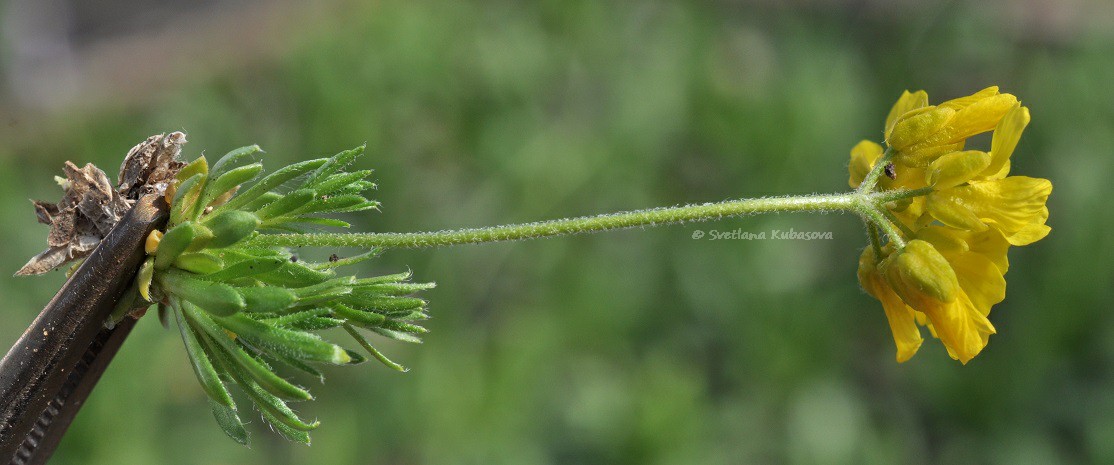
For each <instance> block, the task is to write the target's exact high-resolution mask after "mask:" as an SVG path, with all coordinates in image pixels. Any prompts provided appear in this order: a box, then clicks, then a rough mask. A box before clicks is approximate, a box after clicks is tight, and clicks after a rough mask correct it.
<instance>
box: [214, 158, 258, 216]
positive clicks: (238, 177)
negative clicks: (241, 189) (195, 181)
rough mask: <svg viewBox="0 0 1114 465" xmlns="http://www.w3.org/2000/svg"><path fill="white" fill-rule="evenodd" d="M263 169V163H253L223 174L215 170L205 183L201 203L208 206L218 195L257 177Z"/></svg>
mask: <svg viewBox="0 0 1114 465" xmlns="http://www.w3.org/2000/svg"><path fill="white" fill-rule="evenodd" d="M262 171H263V165H262V164H261V163H252V164H250V165H248V166H241V167H239V168H235V169H232V170H231V171H229V172H227V173H224V174H222V175H218V174H216V173H215V172H214V173H210V174H209V182H208V184H206V185H205V190H204V191H203V192H202V194H201V204H202V205H204V206H206V207H208V206H209V204H211V203H213V200H216V199H217V197H220V196H221V195H222V194H224V193H226V192H228V191H230V190H232V189H235V188H236V186H239V185H240V184H243V183H245V182H248V181H251V180H252V179H255V177H256V176H258V175H259V173H261V172H262ZM218 176H219V177H218Z"/></svg>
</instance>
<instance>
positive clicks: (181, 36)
mask: <svg viewBox="0 0 1114 465" xmlns="http://www.w3.org/2000/svg"><path fill="white" fill-rule="evenodd" d="M139 5H140V6H136V5H135V4H134V2H133V3H129V2H123V1H109V2H97V4H96V5H95V6H94V4H86V2H78V1H72V2H67V1H61V0H50V1H41V2H32V1H10V2H8V3H7V4H5V5H4V7H3V10H2V11H3V13H0V15H2V16H0V21H2V27H3V31H2V32H3V34H2V38H0V73H2V74H3V77H4V79H5V82H4V91H3V94H2V95H0V123H2V124H0V215H2V217H3V218H4V220H3V221H0V238H2V240H3V242H4V243H5V247H3V248H0V263H3V264H4V266H5V267H7V268H8V269H9V270H11V271H14V270H16V269H17V268H18V267H19V266H20V265H22V264H23V263H24V261H26V259H27V258H29V257H30V256H31V255H33V254H34V253H36V252H38V251H39V250H41V249H42V248H43V247H44V244H45V235H46V228H45V227H44V226H40V225H34V215H33V212H32V208H31V205H30V204H29V203H28V202H27V199H28V198H41V199H56V198H58V196H59V191H58V189H57V187H56V186H55V185H54V184H53V182H52V181H51V176H52V175H54V174H58V173H60V167H61V164H62V162H63V161H64V160H73V161H75V162H78V163H85V162H94V163H96V164H98V165H100V166H102V167H105V168H106V169H107V170H108V171H109V172H110V173H114V172H115V167H116V166H118V163H119V161H120V159H121V158H122V156H123V155H124V153H125V152H126V151H127V150H128V149H129V148H130V147H131V146H132V145H134V144H135V143H137V142H139V141H141V140H143V139H144V138H145V137H146V136H148V135H151V134H155V133H159V132H165V131H170V130H184V131H186V132H188V134H189V139H190V143H189V144H188V145H187V146H186V149H187V150H186V152H187V153H188V157H189V158H192V157H194V156H196V155H198V154H201V153H205V154H207V155H208V156H210V157H216V156H219V155H221V154H223V153H224V152H226V151H228V150H229V149H232V148H234V147H239V146H242V145H247V144H251V143H258V144H260V145H261V146H262V147H263V148H264V149H265V150H267V155H266V158H265V160H264V161H265V163H267V164H268V166H270V167H275V166H279V165H282V164H285V163H289V162H292V161H295V160H300V159H306V158H309V157H317V156H322V155H328V154H331V153H334V152H337V151H339V150H342V149H345V148H349V147H352V146H355V145H358V144H360V143H363V142H365V141H366V142H367V143H368V152H369V154H370V155H369V156H366V157H365V158H363V159H361V160H360V161H359V162H358V165H359V167H360V168H375V169H376V170H377V178H378V181H379V183H380V189H379V193H378V199H379V200H381V201H382V202H383V203H384V208H383V212H382V213H381V214H370V215H366V216H360V217H358V218H354V222H355V223H357V224H358V227H359V228H360V229H362V230H368V231H414V230H428V229H440V228H446V227H462V226H480V225H487V224H494V223H502V222H511V221H528V220H536V219H543V218H550V217H560V216H568V215H579V214H589V213H597V212H605V211H613V210H619V209H630V208H640V207H649V206H659V205H673V204H678V203H685V202H703V201H715V200H722V199H726V198H735V197H745V196H759V195H770V194H790V193H807V192H831V191H839V190H844V189H846V188H847V171H846V165H847V160H848V150H849V149H850V148H851V146H852V145H853V144H855V143H856V142H857V141H859V140H860V139H863V138H872V139H879V138H880V133H881V128H882V119H883V118H884V117H885V115H886V113H887V112H888V110H889V106H890V105H891V104H892V102H893V100H894V99H896V97H897V96H898V95H899V94H900V93H901V91H902V90H903V89H907V88H908V89H916V88H923V89H926V90H927V91H928V92H929V94H930V96H931V97H932V99H933V101H939V100H940V99H944V98H950V97H955V96H958V95H962V94H967V93H970V92H973V91H975V90H978V89H980V88H982V87H985V86H987V85H994V84H997V85H1001V86H1002V87H1003V90H1005V91H1009V92H1012V93H1015V94H1016V95H1018V96H1019V97H1021V98H1022V99H1023V100H1024V102H1025V104H1026V105H1027V106H1029V107H1030V108H1031V109H1032V114H1033V123H1032V125H1031V126H1030V127H1029V129H1028V131H1027V132H1026V134H1025V137H1024V138H1023V139H1022V143H1021V145H1020V146H1019V148H1018V151H1017V153H1016V154H1015V155H1014V163H1013V170H1014V173H1016V174H1021V175H1029V176H1036V177H1046V178H1050V179H1052V181H1053V183H1054V185H1055V191H1054V192H1053V194H1052V197H1051V199H1050V201H1049V208H1050V210H1051V212H1052V214H1051V218H1050V220H1049V224H1050V225H1052V227H1053V230H1052V234H1051V235H1050V236H1049V237H1048V238H1047V239H1045V240H1044V241H1042V242H1040V243H1038V244H1036V245H1034V246H1031V247H1026V248H1015V249H1013V250H1011V254H1010V259H1011V261H1012V265H1013V266H1012V267H1011V271H1010V274H1009V276H1007V278H1008V280H1009V291H1008V296H1007V298H1006V301H1005V302H1003V303H1002V304H1000V305H998V306H996V307H995V309H994V312H993V313H992V315H991V319H992V321H993V322H994V324H995V326H996V327H997V329H998V334H997V335H995V336H993V337H992V338H991V341H992V342H991V344H990V345H989V346H988V348H987V349H986V350H985V351H984V352H983V353H982V354H981V355H980V356H979V357H978V358H977V359H975V360H974V361H973V362H971V363H970V364H968V365H967V366H961V365H960V364H959V363H958V362H955V361H953V360H951V359H950V358H948V356H947V354H946V352H945V351H944V349H943V348H942V346H941V345H940V344H939V343H937V342H935V341H932V342H931V343H926V344H925V345H924V347H923V348H922V349H921V352H920V354H918V355H917V356H916V357H915V358H914V359H913V360H911V361H909V362H907V363H905V364H900V365H899V364H897V363H895V361H894V348H893V344H892V341H891V339H890V332H889V329H888V327H887V325H886V320H885V318H884V316H883V313H882V308H881V306H880V305H879V304H878V302H876V301H874V300H873V299H872V298H870V297H869V296H867V295H866V294H864V293H863V292H862V291H860V289H859V287H858V283H857V281H856V278H855V269H856V263H857V258H858V256H859V251H860V250H861V248H862V247H863V246H864V245H865V243H866V239H865V236H864V234H863V233H862V228H861V225H860V223H859V221H858V220H857V219H856V218H854V217H851V216H846V215H826V216H825V215H814V216H807V215H781V216H777V215H774V216H762V217H748V218H740V219H733V220H728V221H722V222H719V223H712V224H697V225H685V226H675V227H668V228H658V229H652V230H644V231H639V230H635V231H627V232H618V233H607V234H597V235H590V236H578V237H573V238H564V239H555V240H544V241H536V242H528V243H515V244H498V245H482V246H464V247H459V248H453V249H443V250H418V251H395V252H390V253H387V254H386V255H384V256H383V257H382V258H381V259H380V260H377V261H375V262H374V263H371V264H369V265H367V266H366V267H365V268H364V269H363V270H361V272H363V273H385V272H395V271H399V270H404V269H407V268H410V269H412V270H413V271H414V274H415V277H416V279H418V280H427V281H436V282H437V283H438V285H439V286H438V287H437V288H436V289H435V290H433V291H430V292H428V293H426V294H425V297H427V298H428V299H429V300H430V301H431V311H432V313H433V315H434V319H433V320H431V321H430V322H429V327H430V329H431V330H432V333H431V334H430V335H429V336H428V337H427V338H426V340H427V342H426V343H425V344H424V345H421V346H410V345H402V344H395V343H388V342H382V343H381V345H382V348H383V349H385V350H386V351H387V352H388V353H389V354H390V355H392V356H393V357H394V358H395V359H396V360H397V361H400V362H402V363H403V364H405V365H407V366H410V367H411V368H412V370H411V372H409V373H407V374H399V373H395V372H392V371H390V370H387V369H385V368H383V367H381V366H378V365H374V364H368V365H364V366H362V367H359V368H350V369H339V368H335V369H330V370H328V375H329V378H328V382H327V383H326V384H325V385H323V386H321V385H315V384H311V386H314V387H313V392H314V393H315V395H316V396H317V397H318V399H319V400H318V401H316V402H313V403H311V404H307V405H305V406H304V407H303V408H302V409H301V412H302V413H303V414H305V415H306V416H308V417H309V418H314V417H316V418H319V419H320V420H321V421H322V423H323V426H322V427H321V428H320V429H319V430H318V431H316V432H315V433H314V435H313V439H314V441H313V445H312V446H311V447H304V446H299V445H294V444H286V443H284V442H283V441H282V440H281V439H279V438H278V436H276V435H273V434H271V433H270V432H268V431H266V426H265V425H263V424H262V422H261V421H260V420H259V419H258V418H257V416H256V415H255V414H252V413H249V414H248V415H247V417H249V418H251V419H252V425H251V426H250V428H251V431H252V432H253V433H254V434H253V441H254V445H253V447H252V448H251V449H248V448H243V447H240V446H238V445H237V444H235V443H234V442H233V441H231V440H229V439H227V438H225V437H224V436H223V434H222V433H221V431H220V430H219V429H218V428H217V426H216V424H215V423H214V421H213V419H212V417H211V416H210V413H209V410H208V408H207V405H206V402H205V398H204V394H203V393H202V391H201V389H200V388H199V386H198V384H197V382H196V381H195V379H194V377H193V374H192V372H191V371H190V369H189V368H188V365H187V360H186V357H185V353H184V351H183V349H182V347H181V340H180V339H179V337H178V335H177V334H176V332H174V331H166V330H164V329H163V328H161V327H160V326H159V324H158V321H157V319H155V318H145V319H144V320H143V321H141V322H140V324H139V326H138V328H137V330H136V332H135V333H134V334H133V336H132V337H131V339H130V340H129V341H128V342H127V343H126V344H125V346H124V348H123V349H122V351H121V353H120V355H119V356H118V358H117V361H116V363H114V364H113V366H112V367H111V368H110V370H109V371H108V373H107V375H106V376H105V378H104V380H103V381H102V382H101V384H100V386H99V387H98V388H97V390H96V391H95V392H94V393H93V395H92V397H91V399H90V400H89V403H88V404H87V405H86V407H85V408H84V410H83V411H82V413H81V414H80V415H79V417H78V418H77V421H76V422H75V424H74V426H73V428H72V429H71V431H70V433H69V435H68V436H67V437H66V440H65V441H64V442H63V444H62V446H61V448H60V449H59V451H58V453H57V455H56V457H55V461H54V463H82V464H114V465H116V464H152V463H159V464H179V463H180V464H195V463H196V464H264V463H266V464H300V463H323V464H372V463H385V464H427V463H428V464H455V463H462V464H479V463H485V464H486V463H508V464H543V463H630V464H665V463H671V464H737V463H791V464H796V463H802V464H813V463H816V464H840V463H887V464H888V463H903V464H923V463H1002V464H1026V463H1034V464H1054V463H1083V462H1092V463H1112V462H1114V370H1112V368H1114V336H1112V335H1111V334H1112V333H1114V313H1112V312H1111V308H1112V304H1114V291H1112V289H1114V286H1111V283H1112V282H1114V280H1112V278H1114V276H1112V275H1114V267H1112V266H1111V264H1110V261H1111V259H1114V241H1111V240H1110V237H1109V236H1108V235H1107V234H1108V233H1109V231H1110V230H1111V228H1114V214H1112V213H1111V209H1110V208H1109V206H1108V203H1109V202H1106V201H1104V200H1103V196H1105V195H1109V194H1110V192H1109V191H1107V190H1105V189H1106V187H1104V186H1105V185H1104V184H1103V183H1104V182H1106V181H1103V179H1107V180H1109V179H1110V177H1111V176H1112V175H1114V157H1111V156H1110V151H1111V148H1112V147H1114V131H1112V129H1111V128H1114V105H1112V102H1114V87H1112V86H1111V85H1110V78H1111V76H1114V58H1112V57H1114V33H1112V32H1111V31H1114V27H1112V26H1114V6H1112V5H1111V4H1110V3H1108V2H1104V1H1102V0H1092V1H1089V2H1088V1H1085V0H1072V1H1032V0H1001V1H988V2H970V3H965V2H943V3H939V2H927V1H926V2H918V1H901V2H889V1H881V0H872V1H838V0H836V1H794V2H772V1H720V2H696V1H693V2H625V1H619V2H597V1H575V0H574V1H568V0H565V1H542V2H514V1H487V2H444V3H433V2H403V1H380V2H351V1H328V2H316V3H313V5H312V6H308V5H303V4H301V3H299V2H273V3H272V2H253V1H245V0H241V1H234V2H216V1H205V0H191V1H184V2H177V3H174V2H165V1H149V2H142V3H140V4H139ZM736 228H741V229H742V230H743V231H747V232H754V233H758V232H762V231H770V230H773V229H788V228H794V229H795V230H797V231H831V232H832V233H833V236H834V239H833V240H818V241H810V242H806V241H778V240H765V241H708V240H706V239H705V240H693V239H692V238H691V236H692V233H693V231H694V230H697V229H701V230H705V231H707V230H709V229H717V230H720V231H725V230H732V229H736ZM333 252H337V253H340V254H346V253H351V252H350V251H343V250H339V249H338V250H325V251H323V253H324V254H326V255H327V254H328V253H333ZM0 275H3V278H0V295H2V296H3V299H4V301H5V306H4V307H5V308H4V310H3V312H0V342H3V344H2V345H3V346H4V347H7V346H8V344H10V342H11V341H14V340H15V339H16V337H18V335H19V334H20V333H21V332H22V331H23V329H24V328H25V327H26V325H27V324H28V323H29V322H30V321H31V319H32V318H33V317H34V315H35V314H36V313H37V312H38V311H39V309H41V308H42V306H43V305H44V304H45V303H46V302H47V301H48V300H49V299H50V297H51V296H52V295H53V293H54V291H55V290H56V289H57V288H58V286H59V285H60V283H61V282H62V280H63V276H62V274H61V273H54V274H52V275H49V276H46V277H40V278H30V279H28V278H14V277H9V274H8V273H0ZM301 382H303V383H312V380H308V379H301Z"/></svg>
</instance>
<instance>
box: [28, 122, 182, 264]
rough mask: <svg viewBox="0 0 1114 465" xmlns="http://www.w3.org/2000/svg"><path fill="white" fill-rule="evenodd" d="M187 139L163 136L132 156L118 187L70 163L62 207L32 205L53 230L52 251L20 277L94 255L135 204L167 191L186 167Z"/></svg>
mask: <svg viewBox="0 0 1114 465" xmlns="http://www.w3.org/2000/svg"><path fill="white" fill-rule="evenodd" d="M185 143H186V135H185V134H183V133H181V132H172V133H170V134H157V135H154V136H151V137H148V138H147V140H145V141H143V142H141V143H140V144H139V145H136V146H135V147H133V148H132V149H131V150H130V151H128V155H127V157H125V158H124V162H123V164H121V166H120V174H119V176H118V184H117V185H116V186H112V184H111V182H110V181H109V179H108V175H106V174H105V173H104V171H102V170H101V169H100V168H97V167H96V166H93V164H92V163H90V164H87V165H85V166H84V167H82V168H78V167H77V165H75V164H73V163H71V162H69V161H67V162H66V163H65V165H63V167H62V171H63V173H64V174H65V175H66V178H65V180H63V181H60V182H59V183H60V184H61V185H62V189H63V193H62V200H60V201H59V202H58V203H56V204H55V203H49V202H44V201H38V200H32V201H31V203H32V204H33V205H34V206H35V216H36V218H37V219H38V221H39V222H40V223H43V224H47V225H50V233H49V234H48V235H47V245H49V246H50V247H49V248H48V249H46V250H44V251H43V252H41V253H39V254H38V255H36V256H34V257H32V258H31V260H30V261H28V262H27V264H26V265H24V266H23V268H20V270H19V271H17V272H16V276H25V275H35V274H42V273H46V272H47V271H51V270H55V269H58V268H59V267H61V266H62V265H65V264H66V263H68V262H70V261H73V260H77V259H80V258H83V257H85V256H86V255H89V254H90V253H91V252H92V251H93V249H95V248H96V247H97V244H99V243H100V241H101V240H102V239H104V237H105V236H107V235H108V233H109V231H111V230H112V227H113V226H115V225H116V223H117V222H118V221H120V218H122V217H123V216H124V214H125V213H127V211H128V210H129V209H131V207H132V205H133V204H134V203H135V199H138V198H139V196H141V195H143V194H147V193H152V192H156V191H159V192H161V191H162V190H165V189H166V186H167V185H168V183H169V182H170V181H171V180H172V179H173V178H174V175H175V174H176V173H177V172H178V170H179V169H181V167H182V166H184V164H183V163H182V162H180V161H178V155H179V154H180V153H181V151H182V144H185Z"/></svg>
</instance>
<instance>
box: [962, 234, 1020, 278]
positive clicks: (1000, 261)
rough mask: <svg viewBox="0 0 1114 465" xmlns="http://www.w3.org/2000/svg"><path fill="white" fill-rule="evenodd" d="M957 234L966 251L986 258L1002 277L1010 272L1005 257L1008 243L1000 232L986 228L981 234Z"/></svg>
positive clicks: (1008, 246)
mask: <svg viewBox="0 0 1114 465" xmlns="http://www.w3.org/2000/svg"><path fill="white" fill-rule="evenodd" d="M957 233H958V234H959V235H960V236H961V237H963V240H964V241H965V242H966V243H967V249H968V250H970V251H971V252H974V253H977V254H979V255H982V256H983V257H986V259H987V260H990V261H991V262H992V263H994V266H996V267H998V271H1000V272H1001V273H1002V274H1003V275H1005V274H1006V272H1007V271H1009V270H1010V261H1009V258H1008V257H1007V252H1008V251H1009V248H1010V243H1009V241H1007V240H1006V236H1005V235H1003V233H1002V231H1000V230H998V229H997V228H988V229H987V230H986V231H982V232H972V231H957Z"/></svg>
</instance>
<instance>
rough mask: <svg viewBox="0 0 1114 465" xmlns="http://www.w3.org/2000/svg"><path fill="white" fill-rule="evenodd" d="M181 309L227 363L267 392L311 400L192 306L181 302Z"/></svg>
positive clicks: (300, 389)
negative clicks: (221, 351)
mask: <svg viewBox="0 0 1114 465" xmlns="http://www.w3.org/2000/svg"><path fill="white" fill-rule="evenodd" d="M182 308H183V309H184V310H185V311H186V314H187V315H188V316H189V318H190V320H191V321H192V322H193V323H194V324H196V325H197V327H198V328H200V329H201V330H202V331H204V332H205V334H206V335H208V337H209V339H210V340H212V341H213V342H216V343H217V346H218V348H220V349H222V350H223V351H224V353H225V355H227V356H228V358H229V361H231V362H232V363H235V364H236V366H238V367H239V368H240V369H241V370H243V372H244V373H246V374H247V375H248V376H250V377H251V378H252V379H253V380H255V382H256V383H258V384H259V386H260V387H262V388H263V389H266V390H267V392H269V393H271V394H273V395H275V396H278V397H280V398H282V399H286V400H313V396H311V395H310V394H309V392H307V391H306V390H304V389H302V388H300V387H298V386H295V385H293V384H291V383H290V382H289V381H287V380H285V379H282V377H280V376H279V375H277V374H275V372H274V371H272V370H271V367H269V366H267V365H265V364H263V362H262V361H260V360H258V359H256V358H255V357H253V356H251V355H250V354H248V353H247V351H245V350H244V349H243V347H241V346H240V345H239V344H237V343H236V341H234V340H232V339H231V338H229V337H228V334H226V333H225V332H224V330H223V329H222V328H221V327H220V326H218V325H217V324H216V323H214V322H213V320H211V319H210V318H209V317H208V316H206V315H205V314H204V313H203V312H201V311H200V310H198V309H197V308H196V307H194V306H193V305H192V304H190V303H189V302H182Z"/></svg>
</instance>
